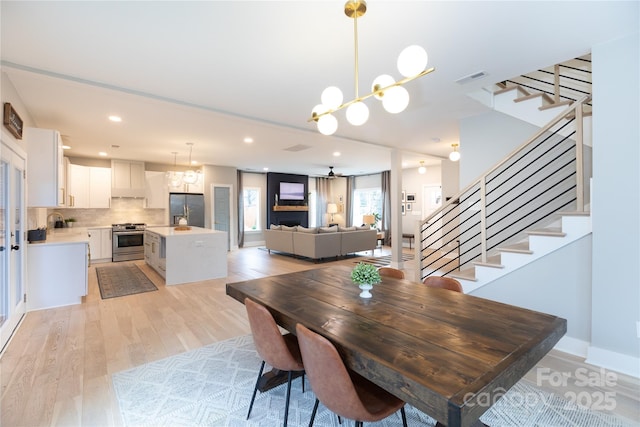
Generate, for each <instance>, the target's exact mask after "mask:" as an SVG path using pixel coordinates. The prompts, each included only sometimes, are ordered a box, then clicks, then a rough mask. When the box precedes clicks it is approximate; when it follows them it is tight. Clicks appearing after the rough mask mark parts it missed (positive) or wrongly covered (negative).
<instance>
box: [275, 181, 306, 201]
mask: <svg viewBox="0 0 640 427" xmlns="http://www.w3.org/2000/svg"><path fill="white" fill-rule="evenodd" d="M278 197H279V198H280V200H304V184H303V183H301V182H280V195H279V196H278Z"/></svg>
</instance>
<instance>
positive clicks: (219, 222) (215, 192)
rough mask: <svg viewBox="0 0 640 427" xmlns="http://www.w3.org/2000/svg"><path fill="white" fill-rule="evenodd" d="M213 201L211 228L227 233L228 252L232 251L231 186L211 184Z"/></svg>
mask: <svg viewBox="0 0 640 427" xmlns="http://www.w3.org/2000/svg"><path fill="white" fill-rule="evenodd" d="M211 200H212V201H213V206H212V216H213V219H212V221H211V223H212V227H211V228H213V229H214V230H220V231H226V232H227V250H230V249H231V238H232V230H233V226H232V224H231V186H230V185H218V184H211Z"/></svg>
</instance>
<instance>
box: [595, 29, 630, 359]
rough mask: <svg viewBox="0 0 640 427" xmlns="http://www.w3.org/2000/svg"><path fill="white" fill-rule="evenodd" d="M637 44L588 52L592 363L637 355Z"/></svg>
mask: <svg viewBox="0 0 640 427" xmlns="http://www.w3.org/2000/svg"><path fill="white" fill-rule="evenodd" d="M636 18H637V17H636ZM639 39H640V37H639V34H635V35H634V36H631V37H627V38H623V39H619V40H615V41H612V42H609V43H605V44H602V45H598V46H594V48H593V50H592V61H593V67H592V71H593V76H592V79H593V99H594V103H593V105H594V107H593V140H594V142H593V187H592V192H593V193H592V221H593V265H592V268H593V273H592V275H593V305H592V310H593V313H592V322H593V323H592V337H591V344H592V349H591V350H590V358H591V357H592V356H593V360H594V361H595V360H598V361H599V360H600V359H602V358H603V357H604V354H603V351H602V350H604V352H605V353H606V352H607V351H610V352H615V353H620V354H624V355H628V356H632V357H635V358H636V363H638V361H637V360H638V358H640V339H639V338H638V336H637V332H636V322H637V321H640V267H639V265H640V263H639V262H638V260H640V208H639V207H640V175H639V172H638V170H639V165H640V154H639V152H640V151H639V148H638V146H639V145H640V143H639V141H640V132H639V130H638V129H639V127H638V121H639V120H638V118H639V117H640V112H639V107H638V106H639V105H640V100H639V96H638V94H639V93H640V89H639V86H638V76H639V75H640V69H639V65H638V64H640V58H639V54H638V52H639V51H640V47H639V46H638V40H639ZM636 369H637V370H640V368H638V367H637V366H636Z"/></svg>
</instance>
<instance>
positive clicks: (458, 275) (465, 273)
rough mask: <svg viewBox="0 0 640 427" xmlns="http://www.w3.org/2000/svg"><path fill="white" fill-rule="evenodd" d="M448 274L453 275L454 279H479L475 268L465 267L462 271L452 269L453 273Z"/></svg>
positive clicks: (472, 280)
mask: <svg viewBox="0 0 640 427" xmlns="http://www.w3.org/2000/svg"><path fill="white" fill-rule="evenodd" d="M448 276H449V277H453V278H454V279H462V280H469V281H471V282H475V281H477V280H478V279H476V271H475V268H465V269H464V270H460V271H452V272H451V273H448Z"/></svg>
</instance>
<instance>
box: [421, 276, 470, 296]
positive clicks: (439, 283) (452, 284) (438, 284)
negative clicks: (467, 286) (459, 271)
mask: <svg viewBox="0 0 640 427" xmlns="http://www.w3.org/2000/svg"><path fill="white" fill-rule="evenodd" d="M422 283H424V284H425V285H427V286H429V287H432V288H441V289H449V290H450V291H456V292H462V285H461V284H460V282H458V281H457V280H456V279H454V278H453V277H446V276H428V277H426V278H425V279H424V280H423V281H422Z"/></svg>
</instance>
